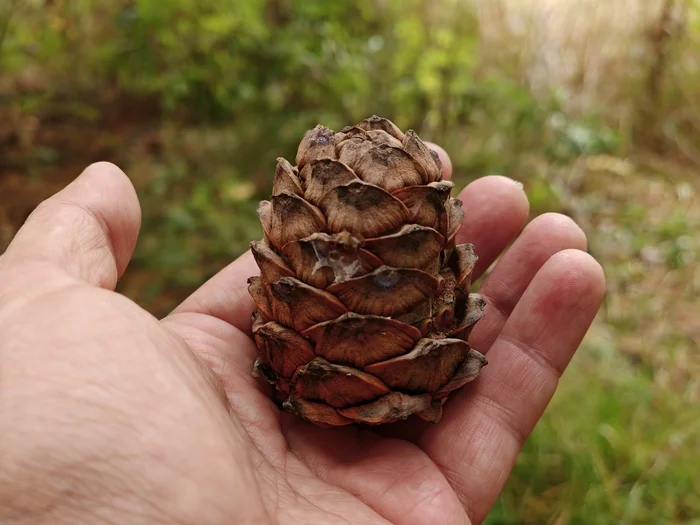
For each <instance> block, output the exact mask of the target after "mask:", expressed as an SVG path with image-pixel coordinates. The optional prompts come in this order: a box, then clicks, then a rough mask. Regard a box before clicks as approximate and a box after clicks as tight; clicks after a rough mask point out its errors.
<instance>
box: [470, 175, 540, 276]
mask: <svg viewBox="0 0 700 525" xmlns="http://www.w3.org/2000/svg"><path fill="white" fill-rule="evenodd" d="M459 199H460V200H461V201H462V203H463V204H462V208H463V209H464V212H465V217H464V222H463V223H462V224H463V226H462V229H461V230H460V231H459V233H458V234H457V244H463V243H472V244H473V245H474V251H475V252H476V254H477V255H478V256H479V260H478V261H477V263H476V266H475V267H474V271H473V278H474V279H478V278H479V276H480V275H481V274H482V273H484V271H486V269H487V268H488V267H489V266H491V264H493V262H494V261H495V260H496V258H497V257H498V256H499V255H500V254H501V252H502V251H503V250H504V249H505V248H506V246H508V244H510V243H511V242H512V241H513V239H515V237H517V235H518V233H520V231H521V230H522V228H523V226H524V225H525V222H526V221H527V216H528V214H529V213H530V204H529V202H528V200H527V196H526V195H525V192H524V191H523V187H522V185H521V184H520V183H518V182H515V181H514V180H512V179H509V178H508V177H502V176H500V175H489V176H486V177H482V178H480V179H477V180H475V181H474V182H472V183H471V184H469V185H468V186H467V187H466V188H464V190H462V193H460V195H459Z"/></svg>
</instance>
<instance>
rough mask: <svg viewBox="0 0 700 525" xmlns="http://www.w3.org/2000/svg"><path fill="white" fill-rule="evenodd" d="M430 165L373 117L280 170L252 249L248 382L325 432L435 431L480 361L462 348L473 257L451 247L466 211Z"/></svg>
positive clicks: (307, 141)
mask: <svg viewBox="0 0 700 525" xmlns="http://www.w3.org/2000/svg"><path fill="white" fill-rule="evenodd" d="M453 186H454V185H453V183H452V182H450V181H448V180H443V178H442V169H441V164H440V160H439V157H438V155H437V154H436V153H435V152H434V151H432V150H430V149H429V148H428V147H427V146H426V145H425V143H423V142H422V141H421V139H420V138H419V137H418V135H416V133H415V132H414V131H412V130H408V131H407V132H406V133H403V132H402V131H401V130H399V129H398V128H397V127H396V125H394V123H392V122H391V121H390V120H387V119H385V118H380V117H377V116H373V117H371V118H368V119H365V120H363V121H362V122H360V123H359V124H357V125H356V126H349V127H346V128H345V129H343V130H342V131H340V132H339V133H336V132H334V131H332V130H330V129H329V128H327V127H324V126H322V125H318V126H316V127H315V128H313V129H312V130H309V131H307V132H306V133H305V135H304V137H303V139H302V141H301V143H300V145H299V148H298V151H297V155H296V166H292V165H291V164H290V163H289V162H288V161H286V160H285V159H283V158H278V159H277V168H276V170H275V176H274V183H273V190H272V196H271V198H270V199H269V200H265V201H262V202H261V203H260V207H259V208H258V214H259V216H260V221H261V223H262V227H263V231H264V237H263V239H262V240H260V241H254V242H252V243H251V249H252V252H253V255H254V257H255V260H256V262H257V264H258V266H259V268H260V276H259V277H258V276H256V277H251V278H250V279H249V280H248V283H249V292H250V294H251V296H252V297H253V299H254V301H255V304H256V306H257V309H256V311H255V313H254V314H253V334H254V339H255V342H256V345H257V347H258V349H259V357H258V359H257V360H256V362H255V373H256V374H258V375H262V376H263V377H264V378H265V379H266V380H267V381H269V382H270V383H272V384H274V386H275V391H276V395H277V399H278V401H280V402H281V403H282V407H283V408H284V409H286V410H288V411H289V412H292V413H294V414H297V415H298V416H300V417H302V418H304V419H307V420H309V421H312V422H314V423H316V424H318V425H321V426H338V425H348V424H351V423H363V424H369V425H378V424H383V423H389V422H394V421H397V420H400V419H405V418H407V417H408V416H410V415H412V414H416V415H418V416H419V417H421V418H423V419H425V420H427V421H431V422H437V421H438V420H439V419H440V417H441V415H442V405H443V403H444V402H445V400H446V398H447V396H448V395H449V394H450V393H451V392H453V391H455V390H456V389H458V388H460V387H462V386H463V385H464V384H465V383H467V382H469V381H471V380H473V379H475V378H476V377H477V376H478V375H479V373H480V371H481V369H482V367H483V366H485V365H486V362H487V361H486V358H485V357H484V356H483V355H482V354H480V353H479V352H477V351H475V350H473V349H471V348H470V347H469V345H468V344H467V342H466V341H467V338H468V336H469V333H470V332H471V329H472V327H473V326H474V324H475V323H476V322H477V321H478V320H479V319H481V317H482V316H483V311H484V305H485V303H484V300H483V298H482V297H481V296H479V295H478V294H476V293H470V292H469V289H470V286H471V273H472V270H473V268H474V265H475V263H476V261H477V256H476V254H475V253H474V246H473V245H471V244H459V245H456V243H455V239H456V236H457V232H458V230H459V228H460V226H461V224H462V220H463V218H464V212H463V211H462V207H461V205H462V203H461V201H459V200H458V199H456V198H452V197H451V196H450V194H451V191H452V189H453Z"/></svg>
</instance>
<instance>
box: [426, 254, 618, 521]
mask: <svg viewBox="0 0 700 525" xmlns="http://www.w3.org/2000/svg"><path fill="white" fill-rule="evenodd" d="M604 292H605V278H604V275H603V271H602V269H601V267H600V265H599V264H598V263H597V262H596V261H595V260H594V259H593V258H592V257H590V256H589V255H588V254H586V253H584V252H581V251H578V250H566V251H562V252H559V253H558V254H556V255H554V256H553V257H551V258H550V259H549V260H548V261H547V262H546V263H545V265H544V266H543V267H542V268H541V269H540V271H539V272H538V273H537V275H536V276H535V278H534V279H533V281H532V283H531V284H530V286H529V287H528V288H527V290H526V291H525V294H524V295H523V297H522V298H521V300H520V301H519V302H518V304H517V305H516V307H515V309H514V310H513V314H512V315H511V316H510V318H509V319H508V321H507V322H506V324H505V326H504V327H503V331H502V332H501V334H500V336H499V337H498V339H497V340H496V342H495V343H494V345H493V347H492V348H491V351H490V353H489V364H488V366H487V367H486V368H484V372H483V375H482V377H480V378H479V379H478V380H477V381H476V382H474V383H473V385H472V388H465V389H464V390H463V391H461V392H460V393H459V394H457V395H456V396H455V398H454V399H452V400H451V401H448V403H447V404H446V405H445V412H444V415H443V419H442V420H441V422H440V424H439V425H438V426H434V427H431V428H429V429H427V430H426V432H425V433H424V434H423V436H422V437H421V439H420V441H419V443H420V445H421V446H422V448H423V449H424V450H425V451H426V452H427V453H428V455H429V456H430V457H431V458H432V459H433V460H434V461H435V462H436V463H437V464H438V465H439V466H440V468H441V470H442V471H443V473H444V474H445V476H446V477H447V479H448V480H449V481H450V483H451V485H452V486H453V488H454V489H455V490H456V491H457V493H458V494H459V496H460V498H461V500H462V503H463V504H464V506H465V509H466V510H467V514H468V515H469V517H470V518H471V519H472V520H473V521H474V522H476V523H479V522H480V521H481V520H482V519H483V518H484V516H485V515H486V513H487V512H488V509H489V508H490V507H491V506H492V505H493V503H494V502H495V500H496V498H497V497H498V494H499V493H500V491H501V490H502V488H503V486H504V484H505V481H506V479H507V477H508V474H509V472H510V471H511V469H512V467H513V465H514V463H515V460H516V458H517V456H518V453H519V451H520V448H521V446H522V444H523V442H524V441H525V439H526V438H527V437H528V436H529V435H530V433H531V431H532V429H533V428H534V426H535V424H536V423H537V421H538V420H539V418H540V416H541V415H542V413H543V412H544V410H545V408H546V407H547V404H548V403H549V401H550V400H551V398H552V395H553V394H554V391H555V389H556V386H557V383H558V380H559V377H560V376H561V374H562V373H563V371H564V369H565V368H566V366H567V365H568V363H569V361H570V360H571V358H572V357H573V354H574V352H575V351H576V349H577V347H578V346H579V344H580V343H581V340H582V339H583V337H584V335H585V334H586V331H587V330H588V328H589V327H590V325H591V322H592V321H593V318H594V317H595V315H596V312H597V311H598V309H599V307H600V304H601V302H602V299H603V295H604Z"/></svg>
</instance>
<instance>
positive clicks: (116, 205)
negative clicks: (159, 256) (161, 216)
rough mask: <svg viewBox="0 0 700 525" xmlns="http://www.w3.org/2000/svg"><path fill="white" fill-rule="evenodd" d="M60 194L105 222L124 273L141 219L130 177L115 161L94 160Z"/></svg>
mask: <svg viewBox="0 0 700 525" xmlns="http://www.w3.org/2000/svg"><path fill="white" fill-rule="evenodd" d="M57 196H59V197H60V198H62V199H64V198H65V199H68V200H71V201H75V202H78V203H79V204H81V205H84V206H86V207H87V208H88V209H90V211H92V212H93V213H94V214H95V215H96V216H97V217H98V218H99V219H100V220H101V221H103V223H104V226H105V228H106V231H107V232H108V235H109V240H110V242H111V244H112V246H113V248H114V255H115V259H116V262H117V268H118V272H119V275H120V276H121V275H122V274H123V272H124V271H125V270H126V266H127V265H128V263H129V260H130V259H131V256H132V254H133V251H134V249H135V247H136V242H137V239H138V234H139V230H140V228H141V220H142V214H141V205H140V203H139V199H138V195H137V193H136V188H135V187H134V185H133V183H132V182H131V179H129V177H128V176H127V175H126V173H124V171H122V170H121V168H119V167H118V166H117V165H116V164H113V163H111V162H106V161H100V162H95V163H93V164H90V165H89V166H88V167H87V168H85V169H84V170H83V172H82V173H81V174H80V175H79V176H78V177H77V178H76V179H75V180H74V181H73V182H72V183H71V184H69V185H68V186H67V187H66V188H65V189H64V190H62V191H61V192H59V193H58V194H57Z"/></svg>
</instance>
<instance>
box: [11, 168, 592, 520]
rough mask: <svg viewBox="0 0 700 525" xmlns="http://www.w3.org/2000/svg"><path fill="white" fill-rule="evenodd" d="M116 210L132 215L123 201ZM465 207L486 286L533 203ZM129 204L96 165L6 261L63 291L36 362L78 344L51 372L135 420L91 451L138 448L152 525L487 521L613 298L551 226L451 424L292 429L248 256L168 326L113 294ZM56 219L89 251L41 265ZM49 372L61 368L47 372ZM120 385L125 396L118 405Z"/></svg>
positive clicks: (130, 227)
mask: <svg viewBox="0 0 700 525" xmlns="http://www.w3.org/2000/svg"><path fill="white" fill-rule="evenodd" d="M444 164H446V165H449V164H447V163H444ZM100 186H101V188H102V190H100V189H95V188H100ZM107 187H111V188H112V190H113V191H109V192H108V191H106V189H107ZM115 194H118V195H121V196H122V199H121V200H120V201H119V200H118V201H116V202H115V201H114V200H113V195H115ZM108 197H109V199H108ZM460 198H462V200H463V201H464V202H465V208H466V209H467V210H468V211H469V210H472V213H471V216H470V215H468V216H467V220H466V224H465V227H464V230H463V231H462V232H461V233H460V235H461V236H462V239H463V240H462V242H464V241H469V242H473V243H474V244H475V245H476V249H477V253H479V255H480V256H481V260H480V265H479V266H478V267H477V270H476V271H477V272H483V271H484V269H485V268H486V267H487V266H488V265H489V264H490V263H491V262H492V261H493V260H494V259H495V258H496V256H498V254H499V253H500V252H501V251H502V250H503V248H504V247H505V246H506V245H507V244H508V243H509V242H510V241H511V240H512V239H513V238H514V237H515V236H516V234H517V232H518V231H519V230H520V228H521V227H522V224H523V222H524V221H525V217H526V215H527V203H526V200H525V198H524V195H523V194H522V191H521V190H520V188H519V187H518V186H516V185H515V184H513V183H512V182H511V181H509V180H507V179H503V178H499V177H486V178H484V179H481V180H479V181H477V182H475V183H473V184H472V185H470V186H469V187H468V188H467V189H466V190H464V191H463V192H462V194H461V196H460ZM134 199H135V196H134V195H133V190H132V189H131V188H130V186H129V184H128V181H126V179H125V178H124V177H123V175H122V174H121V173H120V172H117V170H115V169H114V168H112V167H110V166H105V165H97V166H93V167H91V168H90V169H89V170H88V171H87V172H86V173H85V174H84V175H83V177H81V178H80V179H78V181H77V183H76V184H74V185H72V186H71V187H69V188H67V189H66V190H64V192H62V193H61V194H59V195H58V196H56V197H54V198H53V201H52V202H50V203H47V205H46V206H45V207H44V209H43V210H39V211H38V212H37V213H36V214H35V217H33V218H30V221H28V224H27V225H26V226H25V228H24V231H23V232H20V234H19V235H18V237H17V239H16V241H15V243H13V246H11V248H10V249H9V250H8V257H7V258H5V260H0V262H2V263H5V264H4V267H7V268H12V267H13V261H19V260H21V259H22V258H23V257H27V256H28V254H29V253H30V252H32V253H33V255H32V256H33V257H35V256H36V254H37V252H39V253H40V255H43V256H44V257H43V258H41V257H40V260H42V261H45V260H46V259H52V260H51V261H50V262H49V263H45V262H41V263H37V268H38V270H37V271H43V272H48V275H49V277H46V276H44V277H43V281H44V282H45V283H50V286H49V288H46V286H47V285H44V286H45V288H44V290H43V291H42V294H43V295H41V294H37V296H39V295H41V296H42V297H44V296H49V297H59V295H58V294H57V291H59V290H60V291H61V294H60V301H61V303H60V304H63V305H70V307H68V308H65V307H63V308H62V309H61V315H60V316H57V317H55V318H54V319H53V322H52V323H50V324H49V325H48V326H47V327H46V328H45V330H43V331H42V334H37V335H36V336H35V337H36V338H38V339H37V340H36V341H31V344H30V345H28V346H31V347H32V348H34V349H36V352H39V353H40V352H42V349H44V350H43V351H44V352H48V350H47V349H52V341H56V340H62V338H65V339H66V340H67V341H72V340H73V339H74V340H75V341H74V342H75V343H76V344H72V345H71V350H68V351H67V353H64V354H62V355H59V356H56V357H55V359H56V360H59V359H66V360H67V359H70V360H72V361H73V362H74V363H76V366H75V370H76V371H79V372H76V373H75V377H74V381H76V382H85V383H88V384H95V383H99V384H103V385H106V387H105V390H106V393H104V391H98V393H97V394H95V393H94V392H93V393H92V394H91V396H92V397H91V402H92V405H93V407H96V412H95V414H93V415H92V416H91V417H99V413H100V412H99V410H103V409H104V408H105V407H110V408H112V409H114V410H117V411H118V413H120V414H122V415H124V414H128V415H129V418H128V420H127V421H122V426H121V427H120V426H119V425H117V426H116V431H117V432H120V438H121V439H120V440H117V441H115V440H114V439H112V438H110V439H107V440H104V439H103V440H98V441H97V442H95V441H94V440H93V441H89V440H88V444H86V445H85V447H87V448H90V447H94V449H95V450H94V453H96V454H102V455H105V456H110V454H112V455H114V457H121V456H123V454H124V452H123V450H124V448H125V447H127V448H128V449H129V450H131V452H130V453H131V454H134V455H135V456H136V457H140V458H141V459H142V461H140V462H131V463H130V464H129V466H128V469H127V468H126V467H123V469H126V470H128V472H129V475H130V479H132V480H135V481H134V482H133V487H135V489H134V491H133V492H134V493H135V497H136V501H137V503H135V504H131V505H140V506H141V507H140V508H142V510H140V511H139V512H140V513H141V515H142V516H144V518H143V521H144V522H148V523H153V522H158V521H157V519H158V518H159V517H160V518H161V519H162V515H163V514H165V515H167V516H172V517H177V521H178V522H181V523H189V522H192V523H200V524H206V523H212V524H214V523H231V522H233V521H234V520H235V522H236V523H280V524H287V523H289V524H294V523H305V524H314V523H319V524H333V523H353V524H362V523H366V524H374V523H392V524H396V525H404V524H406V525H407V524H424V523H426V524H427V523H440V524H445V525H451V524H464V523H470V521H469V520H471V523H478V522H480V521H481V520H482V519H483V518H484V517H485V515H486V514H487V512H488V510H489V508H490V507H491V505H492V504H493V502H494V501H495V499H496V498H497V496H498V493H499V491H500V490H501V488H502V486H503V484H504V483H505V480H506V479H507V475H508V473H509V471H510V469H511V467H512V465H513V462H514V461H515V459H516V457H517V454H518V451H519V448H520V446H521V444H522V441H523V440H524V439H525V438H526V437H527V435H528V434H529V433H530V431H531V429H532V427H533V426H534V424H535V423H536V421H537V420H538V419H539V417H540V415H541V413H542V411H543V410H544V408H545V407H546V405H547V403H548V401H549V399H550V398H551V396H552V394H553V392H554V390H555V388H556V383H557V380H558V377H559V375H560V374H561V372H562V371H563V370H564V368H565V367H566V365H567V363H568V361H569V360H570V358H571V356H572V355H573V352H574V351H575V349H576V347H577V346H578V344H579V342H580V340H581V338H582V337H583V335H584V334H585V332H586V330H587V329H588V327H589V325H590V323H591V321H592V318H593V316H594V315H595V312H596V311H597V309H598V307H599V305H600V302H601V300H602V293H603V288H604V285H603V277H602V274H601V272H600V268H599V266H598V265H597V263H595V262H594V261H593V260H592V259H591V258H590V257H589V256H588V255H586V254H585V253H583V252H582V251H579V250H583V249H585V237H584V236H583V234H582V233H581V231H580V230H579V229H578V228H577V227H576V226H575V225H574V224H573V223H572V222H571V221H570V220H569V219H567V218H564V217H561V216H556V215H546V216H543V217H540V218H538V219H536V220H534V221H533V222H532V223H531V224H530V225H529V226H528V227H527V228H526V229H525V231H524V232H523V233H522V234H521V235H520V238H519V239H518V240H517V241H516V242H515V243H514V244H513V245H512V247H511V248H510V249H509V250H508V252H506V254H505V255H504V256H503V257H502V258H501V260H500V262H499V263H498V265H497V266H496V268H495V269H494V271H493V272H492V273H491V275H490V276H489V277H488V279H487V280H486V282H485V283H484V285H483V287H482V289H481V292H482V294H483V295H484V296H485V297H486V299H487V302H488V304H489V307H488V308H487V317H486V318H485V319H484V320H483V321H482V322H481V323H480V324H479V325H478V327H477V328H476V329H475V330H474V332H473V334H472V337H471V340H470V343H471V344H472V345H473V346H474V347H475V348H476V349H477V350H479V351H481V352H483V353H486V352H487V351H488V355H489V360H490V364H489V366H488V367H486V369H484V372H483V375H482V377H481V378H480V379H479V380H478V381H476V382H475V383H473V384H471V385H467V388H465V389H464V390H463V391H462V392H459V393H458V394H457V395H455V396H453V398H452V399H451V400H450V401H449V402H448V404H447V405H446V410H445V414H444V416H443V419H442V421H441V422H440V423H439V424H438V425H427V424H423V423H418V422H415V421H411V422H405V423H401V424H395V425H391V426H388V427H386V428H383V427H382V428H379V429H370V428H367V429H360V428H355V427H342V428H336V429H321V428H318V427H315V426H314V425H311V424H309V423H306V422H304V421H301V420H298V419H296V418H293V417H291V416H289V415H288V414H285V413H281V412H280V411H279V410H278V409H277V408H276V406H275V405H274V403H273V402H272V401H271V400H270V397H269V392H266V390H265V388H266V387H265V385H263V384H262V383H261V382H260V381H259V380H256V379H255V378H253V377H252V375H251V369H252V363H253V360H254V358H255V354H256V349H255V346H254V344H253V342H252V341H251V340H250V338H249V330H250V312H251V309H252V302H251V300H250V299H249V297H248V296H247V291H246V285H245V281H246V279H247V277H249V276H250V275H252V274H254V273H255V272H256V267H255V265H254V262H253V261H252V258H251V257H249V254H247V255H246V256H243V257H242V258H240V259H239V260H238V261H236V262H234V263H232V264H231V265H230V266H229V267H228V268H226V269H225V270H223V271H222V272H221V273H220V274H219V275H217V276H215V277H214V278H213V279H212V280H211V281H210V282H208V283H206V284H205V285H204V286H203V287H202V288H200V290H198V291H197V292H195V293H194V294H193V295H192V296H191V297H190V298H188V299H187V300H186V301H185V302H184V303H183V304H182V305H181V306H180V307H178V308H177V309H176V311H175V312H173V313H172V314H171V315H170V316H168V317H166V318H165V319H163V320H161V321H157V320H156V319H154V318H152V317H151V316H150V314H148V313H147V312H145V311H143V310H141V309H140V308H138V307H137V306H136V305H135V304H133V303H131V302H130V301H128V300H126V299H125V298H123V297H122V296H119V295H118V294H116V293H114V292H111V291H109V289H110V288H113V286H114V282H115V281H116V275H118V274H120V273H121V272H122V271H123V269H124V268H125V266H126V263H127V262H128V259H129V258H130V255H131V251H132V249H133V245H134V244H135V237H136V230H137V227H136V228H135V227H134V226H135V225H137V224H138V206H137V205H134V203H133V200H134ZM66 203H69V204H68V205H66ZM471 203H475V204H474V206H470V204H471ZM483 203H488V204H487V205H485V204H483ZM85 210H89V213H85ZM58 211H60V212H61V213H65V216H66V217H65V218H66V220H67V221H68V222H72V223H74V224H75V223H76V222H77V223H78V224H81V225H82V226H83V228H82V230H81V232H82V233H80V235H81V236H82V240H83V241H85V240H86V239H88V242H87V245H89V246H90V247H91V249H90V250H87V251H83V252H82V253H80V254H76V253H75V249H74V248H75V242H76V241H75V239H74V240H73V241H72V245H73V246H72V247H71V246H61V247H59V248H60V249H56V246H51V247H50V248H47V247H44V248H42V249H37V245H36V241H34V240H33V238H32V236H33V235H34V234H35V228H36V226H37V225H39V224H41V222H42V220H43V221H47V220H49V219H51V220H54V219H52V218H51V217H52V216H56V212H58ZM135 213H136V215H134V214H135ZM62 216H63V215H59V218H60V217H62ZM95 219H96V220H95ZM496 224H498V225H499V227H498V229H497V230H494V228H493V226H494V225H496ZM33 228H34V229H33ZM86 235H87V237H86ZM90 235H92V237H90ZM95 240H97V241H95ZM43 242H49V241H47V240H46V239H44V241H43ZM51 242H54V243H55V242H60V241H57V240H56V238H53V240H51ZM32 243H34V244H32ZM69 244H70V243H69ZM81 245H82V246H85V245H86V243H85V242H83V243H82V244H81ZM42 250H45V252H44V253H41V252H42ZM71 250H73V253H70V257H68V254H69V252H70V251H71ZM57 254H62V255H61V256H60V257H59V256H58V255H57ZM2 270H3V265H0V272H2ZM9 271H12V270H9ZM95 285H97V286H95ZM104 288H106V289H107V290H104ZM49 292H50V293H49ZM10 293H11V292H10ZM0 306H2V297H0ZM30 306H31V311H32V315H31V316H26V317H22V316H21V315H20V319H26V321H27V322H29V321H31V320H32V319H36V318H43V317H41V316H42V310H41V308H47V309H48V311H55V310H56V309H57V308H58V305H56V304H53V305H52V304H51V303H50V302H46V301H45V300H44V301H43V302H42V303H41V305H40V306H39V307H37V306H36V305H33V306H32V305H31V304H25V305H24V306H23V308H25V311H26V309H27V308H29V307H30ZM18 311H22V307H20V309H19V310H18ZM48 311H47V312H44V313H45V314H46V313H48ZM81 313H82V316H81ZM1 323H2V309H0V325H1ZM86 325H87V326H89V327H90V329H89V331H88V332H89V333H87V334H86V333H85V329H84V327H85V326H86ZM44 334H49V336H50V337H49V339H48V340H44V339H42V337H43V336H44ZM75 334H79V337H77V338H76V336H75ZM30 339H31V338H30ZM23 342H24V343H25V344H26V343H27V342H28V341H27V337H24V339H23ZM87 348H89V349H90V353H89V354H86V353H85V349H87ZM80 349H82V352H80ZM0 351H2V349H1V348H0ZM71 352H72V353H71ZM68 353H69V354H70V355H67V354H68ZM23 355H24V357H26V355H27V353H26V352H24V353H23ZM37 359H42V360H43V361H44V362H45V363H46V366H49V367H50V366H51V359H48V360H47V359H46V356H44V355H40V356H37ZM106 363H108V364H109V366H105V364H106ZM64 386H65V385H59V386H58V387H57V388H58V389H59V390H60V389H61V388H63V387H64ZM120 386H121V387H122V388H121V389H120V390H118V391H119V392H120V394H123V395H121V396H114V392H115V388H116V389H119V387H120ZM95 396H96V397H97V399H95ZM101 396H103V397H104V399H102V398H101ZM115 397H120V399H114V398H115ZM121 398H123V399H121ZM98 409H99V410H98ZM103 411H104V410H103ZM120 428H121V429H122V430H119V429H120ZM139 486H141V489H140V490H139V489H138V487H139ZM144 491H145V492H146V493H147V494H149V496H148V497H144V496H143V493H144ZM158 498H160V500H159V499H158ZM149 513H151V515H150V517H149ZM159 513H160V514H159ZM135 514H137V513H135ZM188 519H189V520H191V521H188ZM166 521H167V519H166ZM130 523H137V521H135V520H131V521H130Z"/></svg>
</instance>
